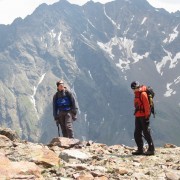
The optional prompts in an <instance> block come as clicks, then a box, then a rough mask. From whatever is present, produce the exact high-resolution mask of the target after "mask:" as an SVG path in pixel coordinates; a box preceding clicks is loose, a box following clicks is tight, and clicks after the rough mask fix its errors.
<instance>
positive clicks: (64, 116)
mask: <svg viewBox="0 0 180 180" xmlns="http://www.w3.org/2000/svg"><path fill="white" fill-rule="evenodd" d="M56 85H57V92H56V93H55V95H54V97H53V116H54V120H55V121H56V124H57V126H58V125H59V124H60V126H61V130H62V134H63V137H67V138H74V132H73V123H72V121H73V120H75V119H76V114H77V106H76V101H75V98H74V96H73V95H72V93H71V92H70V91H68V90H67V88H66V87H64V82H63V81H62V80H60V81H58V82H57V83H56Z"/></svg>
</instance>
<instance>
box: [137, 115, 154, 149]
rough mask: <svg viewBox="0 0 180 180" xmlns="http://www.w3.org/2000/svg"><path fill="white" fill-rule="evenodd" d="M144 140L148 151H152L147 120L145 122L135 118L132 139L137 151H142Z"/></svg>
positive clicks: (143, 119) (141, 118)
mask: <svg viewBox="0 0 180 180" xmlns="http://www.w3.org/2000/svg"><path fill="white" fill-rule="evenodd" d="M142 133H143V135H144V138H145V139H146V141H147V143H148V145H149V149H148V150H150V151H154V144H153V140H152V137H151V133H150V127H149V120H148V121H147V120H146V119H145V118H144V117H136V119H135V131H134V139H135V141H136V144H137V147H138V150H140V151H142V150H143V139H142Z"/></svg>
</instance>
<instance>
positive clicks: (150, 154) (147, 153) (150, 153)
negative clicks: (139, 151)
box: [144, 150, 154, 156]
mask: <svg viewBox="0 0 180 180" xmlns="http://www.w3.org/2000/svg"><path fill="white" fill-rule="evenodd" d="M144 154H145V155H146V156H152V155H154V151H150V150H147V151H146V152H145V153H144Z"/></svg>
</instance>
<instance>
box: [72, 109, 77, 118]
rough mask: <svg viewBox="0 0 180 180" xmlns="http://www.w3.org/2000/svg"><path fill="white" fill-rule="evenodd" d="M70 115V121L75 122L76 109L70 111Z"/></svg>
mask: <svg viewBox="0 0 180 180" xmlns="http://www.w3.org/2000/svg"><path fill="white" fill-rule="evenodd" d="M71 113H72V120H73V121H75V120H76V119H77V109H72V110H71Z"/></svg>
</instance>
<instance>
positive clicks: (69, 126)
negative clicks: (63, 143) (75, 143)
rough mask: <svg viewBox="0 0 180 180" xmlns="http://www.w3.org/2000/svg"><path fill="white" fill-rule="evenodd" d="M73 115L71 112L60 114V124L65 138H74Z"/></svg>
mask: <svg viewBox="0 0 180 180" xmlns="http://www.w3.org/2000/svg"><path fill="white" fill-rule="evenodd" d="M72 121H73V120H72V114H71V113H70V111H67V112H66V111H62V112H60V113H59V118H58V122H59V124H60V126H61V130H62V134H63V137H67V138H74V132H73V123H72Z"/></svg>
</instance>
